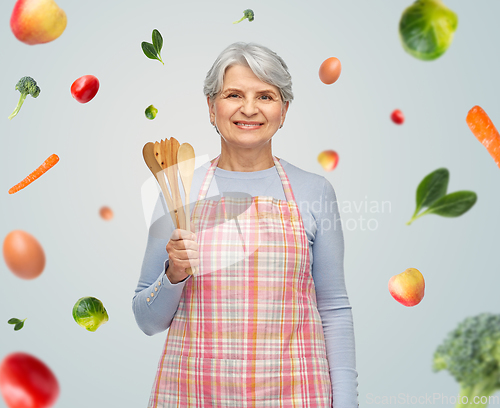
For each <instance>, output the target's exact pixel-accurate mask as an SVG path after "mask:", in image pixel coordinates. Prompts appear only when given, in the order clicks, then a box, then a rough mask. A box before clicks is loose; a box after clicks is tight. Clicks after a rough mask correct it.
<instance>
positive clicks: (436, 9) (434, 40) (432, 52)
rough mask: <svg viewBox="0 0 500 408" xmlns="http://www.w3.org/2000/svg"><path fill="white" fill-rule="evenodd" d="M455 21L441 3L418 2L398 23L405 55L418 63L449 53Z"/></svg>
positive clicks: (405, 12)
mask: <svg viewBox="0 0 500 408" xmlns="http://www.w3.org/2000/svg"><path fill="white" fill-rule="evenodd" d="M457 25H458V17H457V15H456V14H455V13H454V12H453V11H452V10H450V9H449V8H447V7H446V6H445V5H444V3H443V1H442V0H417V1H416V2H415V3H413V4H412V5H411V6H410V7H408V8H407V9H406V10H405V11H404V12H403V15H402V16H401V20H400V21H399V36H400V38H401V41H402V43H403V48H404V49H405V51H406V52H408V53H409V54H411V55H413V56H414V57H415V58H418V59H420V60H424V61H428V60H434V59H436V58H438V57H440V56H441V55H443V54H444V52H445V51H446V50H447V49H448V47H449V46H450V45H451V42H452V40H453V34H454V33H455V30H456V29H457Z"/></svg>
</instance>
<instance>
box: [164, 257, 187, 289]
mask: <svg viewBox="0 0 500 408" xmlns="http://www.w3.org/2000/svg"><path fill="white" fill-rule="evenodd" d="M167 269H168V259H167V260H166V261H165V268H164V269H163V276H162V277H161V282H162V283H163V284H164V285H165V286H179V285H181V286H184V284H185V283H186V281H187V280H188V279H189V278H190V277H191V275H189V276H188V277H187V278H185V279H183V280H181V281H180V282H177V283H172V282H170V279H168V276H167Z"/></svg>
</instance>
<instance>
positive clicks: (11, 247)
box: [3, 230, 45, 279]
mask: <svg viewBox="0 0 500 408" xmlns="http://www.w3.org/2000/svg"><path fill="white" fill-rule="evenodd" d="M3 258H4V260H5V263H6V264H7V267H8V268H9V269H10V270H11V271H12V273H13V274H14V275H16V276H17V277H18V278H21V279H35V278H37V277H38V276H40V274H41V273H42V272H43V269H44V268H45V252H44V251H43V248H42V246H41V245H40V243H39V242H38V240H37V239H36V238H35V237H34V236H33V235H31V234H29V233H27V232H26V231H21V230H14V231H11V232H9V233H8V234H7V236H6V237H5V239H4V241H3Z"/></svg>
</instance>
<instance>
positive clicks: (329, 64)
mask: <svg viewBox="0 0 500 408" xmlns="http://www.w3.org/2000/svg"><path fill="white" fill-rule="evenodd" d="M341 71H342V64H341V63H340V61H339V59H338V58H335V57H330V58H327V59H326V60H324V61H323V63H322V64H321V66H320V67H319V79H320V80H321V82H323V83H324V84H327V85H331V84H333V83H334V82H336V81H337V79H339V76H340V72H341Z"/></svg>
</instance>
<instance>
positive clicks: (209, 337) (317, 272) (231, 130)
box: [133, 43, 358, 408]
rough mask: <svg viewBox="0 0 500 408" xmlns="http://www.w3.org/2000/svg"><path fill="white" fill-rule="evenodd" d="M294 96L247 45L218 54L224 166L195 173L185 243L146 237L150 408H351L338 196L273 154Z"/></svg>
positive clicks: (211, 91)
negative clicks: (153, 361) (152, 361)
mask: <svg viewBox="0 0 500 408" xmlns="http://www.w3.org/2000/svg"><path fill="white" fill-rule="evenodd" d="M291 85H292V82H291V77H290V74H289V72H288V68H287V65H286V64H285V62H284V61H283V60H282V59H281V58H280V57H279V56H278V55H277V54H276V53H274V52H273V51H271V50H269V49H268V48H266V47H263V46H260V45H257V44H253V43H249V44H245V43H235V44H232V45H230V46H229V47H227V48H226V49H225V50H224V51H223V52H222V53H221V54H220V55H219V57H218V58H217V60H216V61H215V63H214V64H213V66H212V68H211V69H210V71H209V72H208V74H207V76H206V79H205V86H204V92H205V96H206V98H207V102H208V109H209V115H210V122H211V124H212V125H213V126H214V127H215V129H216V131H217V133H218V134H219V135H220V141H221V153H220V155H218V156H217V157H216V158H215V159H213V160H212V161H210V162H207V163H206V164H205V165H202V166H201V167H198V168H197V169H196V170H195V174H194V177H193V182H192V188H191V191H192V192H193V193H192V195H191V197H189V199H190V203H191V204H190V205H191V222H192V227H193V229H192V231H194V233H190V232H188V231H185V230H181V229H175V227H174V225H173V223H172V221H171V220H170V217H167V216H163V217H160V218H159V220H158V221H157V222H155V223H154V224H153V225H152V226H151V227H150V232H149V238H148V243H147V248H146V254H145V257H144V262H143V265H142V271H141V276H140V279H139V283H138V286H137V289H136V291H135V296H134V299H133V310H134V314H135V317H136V320H137V323H138V325H139V327H140V328H141V329H142V330H143V331H144V332H145V333H146V334H148V335H153V334H156V333H159V332H162V331H164V330H166V329H169V331H168V335H167V338H166V342H165V346H164V349H163V352H162V355H161V358H160V362H159V364H158V370H157V374H156V378H155V381H154V384H153V389H152V392H151V396H150V400H149V405H148V407H212V406H214V407H235V408H236V407H237V408H241V407H310V408H313V407H314V408H331V407H336V408H337V407H338V408H354V407H356V406H357V405H358V403H357V395H358V394H357V372H356V368H355V349H354V330H353V323H352V313H351V306H350V305H349V300H348V297H347V292H346V287H345V282H344V271H343V257H344V242H343V234H342V229H341V225H340V223H339V219H340V218H339V213H338V206H337V204H336V197H335V192H334V190H333V187H332V185H331V184H330V183H329V182H328V180H326V179H325V177H323V176H319V175H316V174H313V173H309V172H306V171H304V170H301V169H299V168H298V167H296V166H294V165H292V164H291V163H288V162H287V161H285V160H284V159H282V158H281V159H280V158H278V157H276V156H274V155H273V153H272V148H271V140H272V138H273V136H274V135H275V133H276V132H277V131H278V129H280V128H281V127H282V126H283V123H284V122H285V117H286V114H287V111H288V107H289V105H290V102H291V101H292V99H293V94H292V87H291ZM212 181H213V182H212ZM219 191H220V192H222V194H218V193H219ZM160 200H161V197H160V198H159V201H158V203H157V207H156V209H155V211H160V209H161V207H162V206H161V204H160ZM298 203H300V204H301V205H300V207H301V208H300V211H299V205H298ZM160 231H167V235H163V236H164V237H169V238H162V237H161V233H160ZM189 266H197V267H198V271H197V273H196V274H195V275H188V274H186V268H188V267H189Z"/></svg>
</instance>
